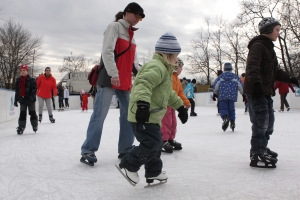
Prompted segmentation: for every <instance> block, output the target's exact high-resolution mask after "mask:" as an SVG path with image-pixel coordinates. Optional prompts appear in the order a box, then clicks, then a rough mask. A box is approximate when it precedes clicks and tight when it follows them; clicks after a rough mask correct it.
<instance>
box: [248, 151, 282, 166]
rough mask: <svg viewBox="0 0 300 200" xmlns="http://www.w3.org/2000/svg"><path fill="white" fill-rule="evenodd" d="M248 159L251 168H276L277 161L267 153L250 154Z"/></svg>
mask: <svg viewBox="0 0 300 200" xmlns="http://www.w3.org/2000/svg"><path fill="white" fill-rule="evenodd" d="M250 159H251V162H250V166H251V167H258V168H276V165H275V164H276V163H277V159H276V158H272V157H271V156H270V155H269V154H268V153H251V155H250ZM259 161H260V162H259Z"/></svg>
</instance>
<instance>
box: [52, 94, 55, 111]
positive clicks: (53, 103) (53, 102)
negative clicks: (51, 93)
mask: <svg viewBox="0 0 300 200" xmlns="http://www.w3.org/2000/svg"><path fill="white" fill-rule="evenodd" d="M51 99H52V105H53V110H55V101H54V97H51Z"/></svg>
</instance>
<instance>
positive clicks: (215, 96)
mask: <svg viewBox="0 0 300 200" xmlns="http://www.w3.org/2000/svg"><path fill="white" fill-rule="evenodd" d="M216 98H218V95H216V94H215V93H214V95H213V96H212V99H213V100H214V101H216Z"/></svg>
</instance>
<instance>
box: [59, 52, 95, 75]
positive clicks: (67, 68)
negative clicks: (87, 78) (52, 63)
mask: <svg viewBox="0 0 300 200" xmlns="http://www.w3.org/2000/svg"><path fill="white" fill-rule="evenodd" d="M95 63H97V64H98V63H99V62H98V61H93V60H92V59H86V58H85V57H84V55H78V56H76V55H73V54H72V52H71V56H66V57H64V60H63V65H62V66H59V67H58V71H59V72H61V73H62V72H87V71H88V67H89V66H90V65H93V64H95Z"/></svg>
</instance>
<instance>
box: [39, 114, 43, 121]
mask: <svg viewBox="0 0 300 200" xmlns="http://www.w3.org/2000/svg"><path fill="white" fill-rule="evenodd" d="M42 119H43V116H42V115H39V122H40V123H41V122H42Z"/></svg>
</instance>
